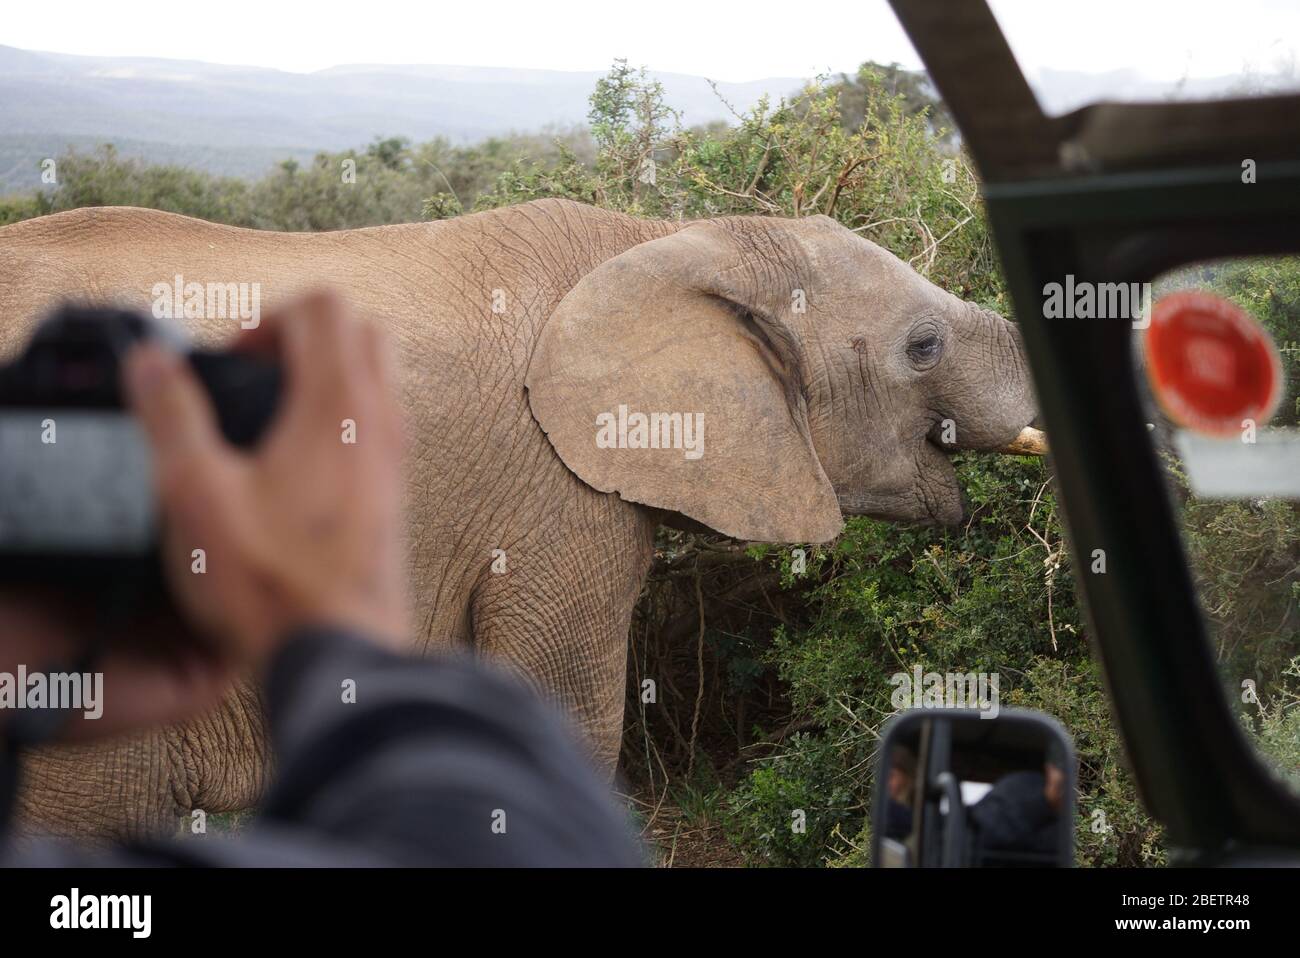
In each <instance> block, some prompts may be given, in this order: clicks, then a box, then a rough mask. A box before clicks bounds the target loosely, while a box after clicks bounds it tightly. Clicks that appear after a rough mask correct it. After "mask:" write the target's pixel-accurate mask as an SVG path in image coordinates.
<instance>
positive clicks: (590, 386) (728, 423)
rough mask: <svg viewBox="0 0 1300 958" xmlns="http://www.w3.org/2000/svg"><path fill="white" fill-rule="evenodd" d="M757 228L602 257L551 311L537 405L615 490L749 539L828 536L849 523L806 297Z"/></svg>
mask: <svg viewBox="0 0 1300 958" xmlns="http://www.w3.org/2000/svg"><path fill="white" fill-rule="evenodd" d="M752 222H753V221H751V223H752ZM757 228H759V227H757V226H756V225H755V226H753V227H751V229H757ZM754 240H755V237H753V236H750V237H748V238H747V241H745V242H743V243H742V242H741V241H739V240H738V238H737V237H736V235H735V233H734V232H733V231H732V230H730V229H727V228H724V227H723V226H720V225H718V224H714V223H699V224H695V225H693V226H690V227H687V228H685V229H682V230H680V231H678V232H677V233H674V234H672V235H670V236H666V237H663V238H662V239H657V240H653V241H651V242H648V243H643V244H641V245H639V246H636V247H633V248H632V249H630V250H628V251H627V252H625V253H623V254H622V255H620V256H617V257H615V258H613V259H611V260H608V261H606V262H605V263H603V264H602V265H600V266H598V267H597V268H596V269H595V270H593V271H592V272H591V273H590V274H588V275H587V276H586V277H584V278H583V279H582V280H581V281H580V282H579V283H578V284H577V286H575V287H574V288H573V289H572V290H571V291H570V292H569V293H568V295H566V296H565V297H564V299H563V300H562V301H561V302H560V304H559V306H558V307H557V308H556V310H555V312H554V313H553V314H552V315H551V316H550V318H549V319H548V320H547V323H546V326H545V328H544V330H543V332H542V335H541V337H540V338H539V341H538V343H537V347H536V350H535V351H534V354H533V357H532V360H531V363H530V365H529V368H528V374H527V378H526V381H525V382H526V385H527V388H528V399H529V404H530V406H531V408H532V413H533V416H534V418H536V420H537V422H538V423H539V424H540V425H541V427H542V429H543V430H544V431H545V432H546V434H547V436H549V437H550V441H551V443H552V445H553V446H554V447H555V450H556V452H558V453H559V455H560V458H561V459H563V460H564V462H565V464H566V465H567V466H568V467H569V468H570V469H571V470H572V471H573V472H574V473H575V474H577V476H578V477H579V478H580V479H582V480H583V481H584V482H585V483H587V484H588V485H590V486H592V487H593V488H595V489H598V490H600V491H601V492H616V493H618V495H619V496H621V497H622V498H623V499H625V500H627V501H629V502H638V503H643V504H645V505H648V506H653V507H656V508H660V509H667V510H671V511H673V512H678V513H682V514H684V515H686V516H689V517H690V518H692V519H695V520H697V521H699V522H702V523H704V524H705V525H706V526H709V527H710V528H712V529H716V530H717V531H718V532H721V533H724V534H726V535H729V536H734V537H735V538H738V539H755V540H762V541H767V542H824V541H826V540H828V539H832V538H834V537H835V536H836V535H837V534H838V533H839V531H840V528H841V526H842V524H843V520H842V518H841V516H840V510H839V505H838V502H837V501H836V497H835V491H834V489H832V487H831V484H830V481H829V480H828V479H827V478H826V474H825V473H824V472H823V471H822V467H821V463H820V462H819V461H818V458H817V454H816V452H815V450H814V448H813V443H812V439H811V435H810V430H809V426H808V418H807V412H806V409H805V408H804V400H803V390H802V388H801V387H802V381H801V375H802V369H803V367H804V361H803V357H802V355H801V352H802V351H801V347H800V345H799V343H800V341H801V337H800V336H799V335H798V334H797V333H796V331H795V330H794V329H793V328H792V325H791V324H792V322H793V320H794V318H795V317H794V316H793V314H792V312H791V304H792V302H794V301H795V300H796V299H797V294H796V293H795V291H794V290H793V289H790V288H784V289H778V288H775V287H777V286H781V285H787V286H788V285H792V284H783V283H782V282H781V281H779V280H777V279H776V278H775V275H776V272H774V271H773V270H772V269H770V268H765V266H764V263H761V262H755V261H754V259H755V257H756V256H760V255H762V254H761V252H760V249H761V247H762V246H763V245H764V244H762V243H760V244H758V245H759V247H760V249H756V248H755V244H754ZM770 243H771V239H770V238H769V239H768V241H767V244H766V245H768V247H769V248H768V250H767V252H768V253H770V252H771V250H770ZM742 247H745V248H748V249H749V253H748V254H746V253H744V252H743V251H742ZM768 265H769V266H770V264H768ZM762 276H766V277H767V278H766V280H765V283H766V288H762V289H758V290H753V289H748V288H747V286H748V284H751V283H754V282H757V281H756V280H755V277H762ZM782 313H784V314H788V315H781V314H782Z"/></svg>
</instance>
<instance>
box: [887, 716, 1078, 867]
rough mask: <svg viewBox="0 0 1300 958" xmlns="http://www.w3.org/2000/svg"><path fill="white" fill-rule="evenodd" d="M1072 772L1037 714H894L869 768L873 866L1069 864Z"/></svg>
mask: <svg viewBox="0 0 1300 958" xmlns="http://www.w3.org/2000/svg"><path fill="white" fill-rule="evenodd" d="M1074 773H1075V770H1074V755H1073V749H1072V748H1071V745H1070V742H1069V739H1068V737H1067V736H1066V735H1065V733H1064V732H1063V731H1062V730H1061V728H1060V726H1059V725H1057V724H1056V723H1055V722H1054V721H1053V720H1051V719H1049V718H1047V717H1046V716H1043V715H1040V714H1038V713H1032V712H1014V711H1013V712H1005V713H1003V714H1002V715H1000V716H999V717H998V718H996V719H991V720H990V719H982V718H980V713H979V712H974V711H971V712H967V711H954V710H943V709H924V710H914V711H910V712H906V713H903V714H902V715H901V716H899V718H897V719H896V720H895V721H894V723H893V724H892V725H891V727H890V730H889V732H888V733H887V734H886V736H885V741H884V743H883V745H882V748H881V754H880V759H879V764H878V768H877V782H878V786H877V789H878V793H877V800H876V818H875V821H876V830H875V831H876V841H875V848H876V855H875V861H876V864H877V865H880V866H885V867H914V866H919V867H950V868H953V867H957V868H996V867H1026V866H1027V867H1055V866H1068V865H1070V864H1071V860H1072V848H1073V834H1072V827H1073V819H1074Z"/></svg>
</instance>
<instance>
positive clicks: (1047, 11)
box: [989, 0, 1300, 115]
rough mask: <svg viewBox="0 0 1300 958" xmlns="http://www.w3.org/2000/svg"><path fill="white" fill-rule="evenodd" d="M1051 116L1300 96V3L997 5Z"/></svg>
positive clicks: (1024, 1) (1106, 0) (1018, 0)
mask: <svg viewBox="0 0 1300 958" xmlns="http://www.w3.org/2000/svg"><path fill="white" fill-rule="evenodd" d="M989 7H990V8H991V9H992V10H993V13H994V16H995V17H996V18H997V21H998V24H999V26H1001V28H1002V32H1003V34H1004V35H1005V36H1006V39H1007V43H1008V44H1009V45H1010V46H1011V51H1012V53H1014V54H1015V57H1016V62H1017V63H1018V64H1019V65H1020V69H1021V71H1022V72H1023V73H1024V74H1025V77H1026V79H1028V81H1029V85H1030V86H1031V87H1032V88H1033V91H1034V94H1035V96H1037V98H1038V102H1039V104H1040V105H1041V106H1042V108H1043V110H1044V111H1045V112H1047V113H1049V114H1053V115H1056V114H1061V113H1068V112H1069V111H1071V110H1075V109H1077V108H1079V107H1081V106H1085V105H1087V104H1088V103H1093V102H1096V101H1098V100H1126V101H1132V100H1211V99H1217V98H1220V97H1229V96H1243V95H1258V94H1261V93H1280V92H1289V91H1294V90H1297V89H1300V69H1298V68H1297V43H1298V40H1297V38H1300V5H1297V4H1295V3H1293V2H1290V0H1241V2H1237V3H1232V4H1208V3H1206V4H1189V3H1177V2H1168V0H1155V2H1147V3H1127V2H1123V0H1091V2H1089V3H1086V4H1068V5H1066V4H1055V3H1039V2H1034V0H990V3H989Z"/></svg>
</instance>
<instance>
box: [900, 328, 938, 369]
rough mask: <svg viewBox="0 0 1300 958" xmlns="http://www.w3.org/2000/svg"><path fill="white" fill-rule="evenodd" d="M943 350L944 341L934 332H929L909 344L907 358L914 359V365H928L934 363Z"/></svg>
mask: <svg viewBox="0 0 1300 958" xmlns="http://www.w3.org/2000/svg"><path fill="white" fill-rule="evenodd" d="M942 351H943V342H942V341H941V340H940V339H939V337H938V336H937V335H936V334H934V333H927V334H926V335H924V336H922V337H920V338H919V339H915V340H913V341H912V342H910V343H908V344H907V358H908V359H910V360H911V361H912V364H913V365H914V366H920V367H926V366H932V365H934V363H935V362H936V361H938V359H939V354H940V353H941V352H942Z"/></svg>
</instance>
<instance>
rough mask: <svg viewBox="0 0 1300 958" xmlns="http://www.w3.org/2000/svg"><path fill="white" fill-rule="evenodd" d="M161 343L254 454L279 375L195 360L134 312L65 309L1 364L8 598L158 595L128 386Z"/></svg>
mask: <svg viewBox="0 0 1300 958" xmlns="http://www.w3.org/2000/svg"><path fill="white" fill-rule="evenodd" d="M153 338H156V339H160V340H163V341H166V342H170V343H173V344H175V345H176V346H177V348H178V351H180V352H181V353H182V354H183V355H184V356H185V357H186V359H187V361H188V362H189V363H190V366H191V367H192V368H193V370H194V372H195V374H196V375H197V377H198V379H199V381H200V382H201V383H202V384H203V386H204V388H205V389H206V391H207V392H208V394H209V396H210V397H211V399H212V403H213V408H214V409H215V412H216V418H217V422H218V423H219V425H220V429H221V432H222V433H223V434H224V435H225V437H226V439H227V440H228V441H230V442H231V443H232V444H234V445H236V446H243V447H250V446H252V445H253V444H255V443H256V442H257V440H258V439H259V438H260V436H261V435H262V433H263V432H264V431H265V429H266V426H267V424H268V423H269V422H270V420H271V417H272V416H273V414H274V412H275V408H276V404H277V401H278V398H279V393H280V369H279V367H278V366H277V365H276V364H274V363H271V362H267V361H264V360H261V359H257V358H253V357H249V356H243V355H239V354H235V353H231V352H222V351H208V350H197V349H189V348H187V347H186V346H185V344H184V343H183V342H177V338H176V336H175V334H174V332H173V331H172V330H171V329H170V328H168V327H165V326H162V325H160V324H159V323H158V322H156V321H155V320H153V319H152V318H149V317H147V316H144V315H142V314H139V313H135V312H132V311H129V310H124V309H117V308H111V307H108V308H104V307H94V306H81V305H71V304H69V305H64V306H62V307H60V308H59V309H57V310H55V312H53V313H52V314H51V315H50V316H48V317H47V318H46V319H45V320H43V321H42V322H41V323H40V325H39V326H38V327H37V329H36V331H35V333H34V335H33V336H32V339H31V341H30V342H29V344H28V345H27V347H26V348H25V349H24V350H23V352H22V353H21V354H20V355H18V356H17V357H16V358H15V359H14V360H13V361H12V362H10V363H8V364H6V365H0V587H6V586H10V585H12V584H14V583H39V584H42V585H45V586H49V587H51V588H55V589H62V588H64V587H68V586H72V587H82V588H84V587H94V588H95V590H96V591H100V590H103V591H106V592H112V591H114V590H115V589H119V588H121V589H125V588H126V586H127V583H128V582H130V583H132V584H134V585H137V586H138V585H140V584H144V585H146V586H147V587H148V588H149V589H150V590H151V591H152V590H153V589H154V587H156V586H160V584H161V566H160V560H159V521H158V512H157V506H156V502H155V497H154V491H153V478H152V466H151V456H150V452H149V447H148V444H147V442H146V440H145V437H144V434H143V431H142V430H141V427H140V426H139V424H138V423H137V421H136V420H135V418H134V417H133V416H132V415H131V414H130V413H129V412H128V411H127V410H126V409H125V406H124V402H123V392H122V384H121V369H122V362H123V360H124V359H125V357H126V355H127V353H128V351H129V350H130V349H131V347H132V346H133V345H134V344H136V343H138V342H140V341H142V340H146V339H153ZM128 591H129V590H128ZM158 591H159V592H160V591H161V590H160V589H159V590H158Z"/></svg>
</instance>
